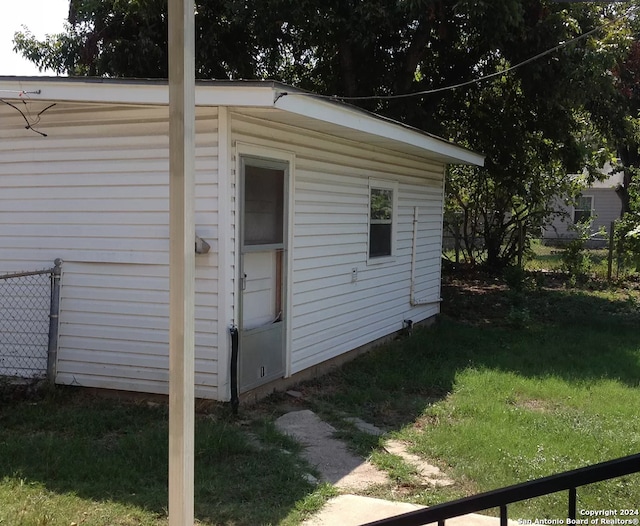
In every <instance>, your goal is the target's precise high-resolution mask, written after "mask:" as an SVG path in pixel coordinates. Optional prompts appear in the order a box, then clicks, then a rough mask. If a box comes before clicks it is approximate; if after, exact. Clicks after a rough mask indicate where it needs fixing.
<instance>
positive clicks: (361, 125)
mask: <svg viewBox="0 0 640 526" xmlns="http://www.w3.org/2000/svg"><path fill="white" fill-rule="evenodd" d="M275 107H276V108H279V109H281V110H284V111H289V112H292V113H296V114H298V115H303V116H306V117H309V118H312V119H317V120H320V121H324V122H327V123H331V124H335V125H337V126H343V127H345V128H350V129H353V130H357V131H360V132H363V133H368V134H372V135H376V136H378V137H381V138H384V139H388V140H392V141H397V142H400V143H404V144H409V145H411V146H415V147H417V148H420V149H422V150H424V151H426V152H431V153H434V154H437V155H439V156H442V157H444V158H445V159H446V160H447V162H450V163H457V164H471V165H476V166H483V165H484V155H481V154H479V153H477V152H474V151H472V150H467V149H466V148H462V147H461V146H457V145H455V144H453V143H450V142H448V141H445V140H444V139H439V138H436V137H432V136H429V135H427V134H425V133H422V132H420V131H419V130H416V129H414V128H410V127H408V126H404V125H402V124H400V123H395V122H392V121H387V120H385V119H384V118H380V117H376V116H374V115H370V114H367V113H365V112H360V111H359V110H357V109H350V108H348V107H346V106H342V105H337V104H335V103H332V102H331V101H325V100H320V99H316V98H313V97H312V96H307V95H300V94H296V92H287V94H286V95H282V96H280V97H279V98H278V99H277V100H276V102H275Z"/></svg>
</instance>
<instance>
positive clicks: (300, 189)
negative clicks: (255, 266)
mask: <svg viewBox="0 0 640 526" xmlns="http://www.w3.org/2000/svg"><path fill="white" fill-rule="evenodd" d="M232 137H233V140H234V142H235V141H240V142H242V143H249V144H254V145H257V146H261V147H266V148H273V149H277V150H283V149H284V150H288V151H290V152H292V153H293V154H294V155H295V170H294V181H293V184H292V189H291V191H292V192H293V199H294V202H293V210H292V211H290V213H291V214H293V218H292V228H293V246H292V247H291V249H292V251H293V255H292V268H291V269H290V272H291V273H292V278H291V280H292V291H291V297H292V305H291V306H290V312H291V317H290V322H291V329H290V330H291V363H290V373H291V374H294V373H297V372H299V371H302V370H304V369H306V368H307V367H311V366H313V365H316V364H319V363H321V362H323V361H325V360H328V359H331V358H334V357H336V356H338V355H340V354H342V353H344V352H347V351H350V350H352V349H355V348H357V347H359V346H362V345H365V344H367V343H370V342H372V341H375V340H377V339H378V338H381V337H384V336H387V335H389V334H391V333H393V332H395V331H397V330H399V329H401V328H402V323H403V320H405V319H411V320H412V321H414V322H418V321H421V320H424V319H426V318H428V317H431V316H433V315H435V314H437V313H438V312H439V303H438V300H439V295H440V246H441V241H442V228H441V218H442V199H443V194H442V185H443V169H444V167H443V165H442V164H439V163H429V162H427V161H426V160H425V159H423V158H411V157H408V156H406V155H401V154H395V153H393V152H390V151H383V150H380V149H374V148H371V147H370V146H368V145H365V144H361V143H352V142H349V141H345V140H336V139H334V138H332V137H330V136H328V135H324V134H320V133H315V132H313V131H309V130H303V129H298V128H293V127H288V126H286V125H278V124H274V123H267V122H264V121H261V120H260V119H256V118H253V117H248V116H245V115H241V114H239V113H234V114H233V118H232ZM369 178H372V179H379V180H388V181H395V182H397V183H398V202H397V206H398V214H397V221H398V225H397V244H396V256H395V258H394V259H393V260H392V261H389V262H385V263H380V264H378V263H375V262H368V261H367V241H368V207H369V197H368V196H369ZM414 207H417V208H418V211H419V228H418V242H417V250H416V252H417V254H416V269H417V270H416V291H417V294H416V297H417V298H419V299H422V300H430V301H433V303H430V304H428V305H427V304H425V305H421V306H415V307H412V306H411V304H410V284H411V252H412V245H413V214H414ZM353 268H356V269H357V276H358V277H357V281H356V282H355V283H352V281H351V276H352V269H353Z"/></svg>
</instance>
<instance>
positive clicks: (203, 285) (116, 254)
mask: <svg viewBox="0 0 640 526" xmlns="http://www.w3.org/2000/svg"><path fill="white" fill-rule="evenodd" d="M3 117H4V115H3ZM45 117H46V118H45ZM39 127H40V129H41V130H42V131H44V132H46V133H47V134H48V137H40V136H37V135H35V134H34V133H32V132H29V131H28V130H24V131H20V132H17V131H16V130H11V131H10V130H6V129H5V130H3V131H2V132H1V133H2V137H1V140H0V155H2V162H1V163H0V187H1V188H2V192H1V193H0V261H2V269H0V271H14V270H26V269H33V268H42V267H49V266H52V262H53V260H54V259H55V258H62V259H63V260H64V263H63V275H62V289H61V317H60V335H59V351H58V376H57V381H58V382H59V383H63V384H73V385H80V386H89V387H104V388H110V389H124V390H135V391H146V392H155V393H165V392H168V356H169V351H168V326H169V324H168V315H169V312H168V298H169V293H168V286H169V281H168V262H169V258H168V249H169V221H168V219H169V215H168V214H169V200H168V197H169V187H168V183H169V175H168V171H169V150H168V110H167V108H154V107H138V108H136V107H123V106H100V105H93V106H90V105H82V104H58V105H56V106H54V107H53V108H51V109H50V110H48V111H47V112H46V113H45V114H44V115H43V119H42V121H41V123H40V125H39ZM196 129H197V139H196V162H195V166H196V185H197V190H196V194H197V197H196V232H197V234H198V235H199V236H200V237H201V238H203V239H205V240H206V241H207V242H209V243H210V244H211V245H212V250H211V252H210V253H209V254H206V255H198V256H196V265H197V270H196V291H197V294H196V332H197V334H196V384H197V394H198V396H205V397H213V396H215V395H216V385H217V365H216V352H217V351H216V345H217V330H218V324H217V320H218V313H217V304H218V303H217V299H216V290H217V268H216V265H217V254H216V239H217V236H218V230H217V223H218V216H217V212H216V211H217V208H218V203H217V195H218V189H217V183H216V181H217V176H216V175H217V174H216V168H217V124H216V110H215V109H198V113H197V124H196Z"/></svg>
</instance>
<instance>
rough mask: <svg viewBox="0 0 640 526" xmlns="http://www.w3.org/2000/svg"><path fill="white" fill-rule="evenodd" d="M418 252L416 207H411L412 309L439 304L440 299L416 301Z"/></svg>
mask: <svg viewBox="0 0 640 526" xmlns="http://www.w3.org/2000/svg"><path fill="white" fill-rule="evenodd" d="M417 252H418V207H417V206H414V207H413V240H412V245H411V288H410V300H409V301H410V303H411V306H412V307H415V306H417V305H433V304H434V303H440V302H441V301H442V298H438V299H435V300H427V299H416V254H417Z"/></svg>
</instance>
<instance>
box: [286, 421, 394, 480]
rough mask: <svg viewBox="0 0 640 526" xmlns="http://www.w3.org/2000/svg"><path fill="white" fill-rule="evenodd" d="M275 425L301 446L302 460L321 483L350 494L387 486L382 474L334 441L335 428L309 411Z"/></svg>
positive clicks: (386, 478) (343, 445) (344, 446)
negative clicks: (351, 491) (311, 467)
mask: <svg viewBox="0 0 640 526" xmlns="http://www.w3.org/2000/svg"><path fill="white" fill-rule="evenodd" d="M275 425H276V428H277V429H278V430H279V431H280V432H282V433H285V434H287V435H289V436H291V437H293V438H294V439H295V440H297V441H298V442H300V443H301V444H302V445H303V446H304V450H303V452H302V456H303V457H304V458H305V459H306V460H307V462H309V463H310V464H311V465H312V466H314V467H315V468H316V469H317V470H318V472H319V473H320V477H321V479H322V480H323V481H326V482H330V483H331V484H333V485H335V486H336V487H338V488H341V489H346V488H351V489H353V490H363V489H366V488H368V487H369V486H372V485H375V484H385V483H387V482H389V479H388V477H387V475H386V473H384V472H383V471H381V470H379V469H378V468H376V467H375V466H374V465H373V464H371V463H370V462H368V461H366V460H363V459H362V458H360V457H358V456H356V455H354V454H353V453H352V452H351V451H349V450H348V449H347V446H346V445H345V444H344V443H343V442H342V441H341V440H338V439H336V438H334V437H333V434H334V433H335V431H336V430H335V428H334V427H333V426H331V425H329V424H327V423H326V422H324V421H323V420H322V419H321V418H319V417H318V416H317V415H316V414H315V413H314V412H313V411H310V410H308V409H305V410H302V411H292V412H290V413H287V414H285V415H282V416H281V417H280V418H278V419H277V420H276V423H275Z"/></svg>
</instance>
